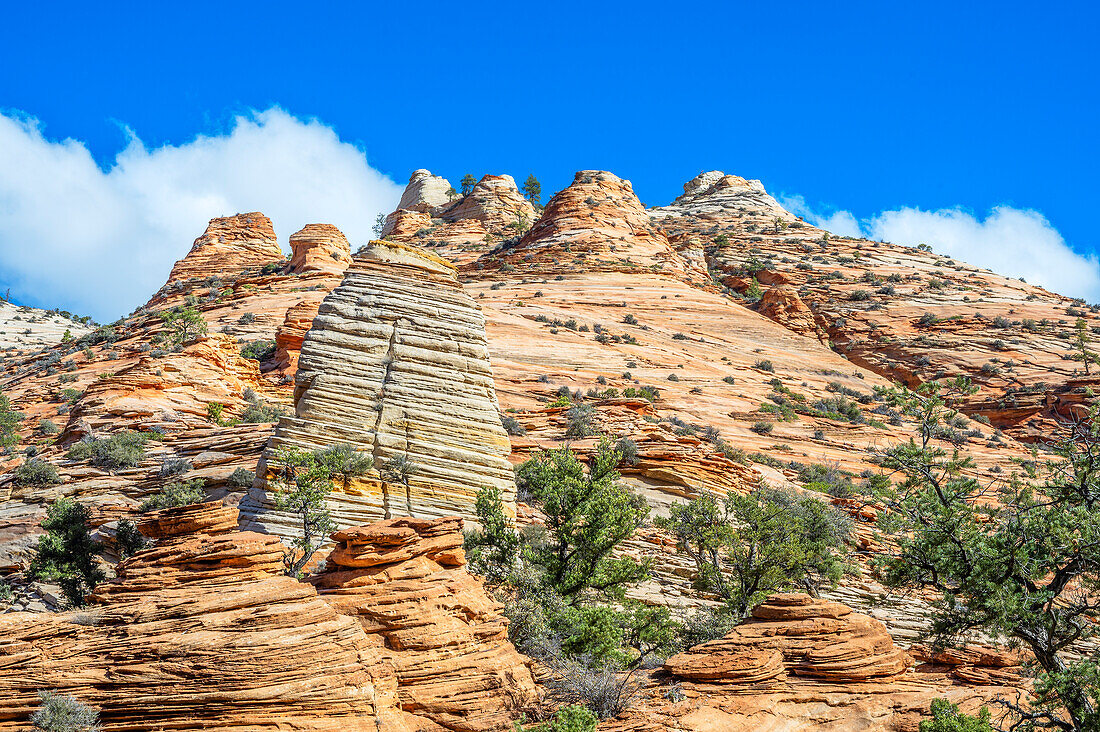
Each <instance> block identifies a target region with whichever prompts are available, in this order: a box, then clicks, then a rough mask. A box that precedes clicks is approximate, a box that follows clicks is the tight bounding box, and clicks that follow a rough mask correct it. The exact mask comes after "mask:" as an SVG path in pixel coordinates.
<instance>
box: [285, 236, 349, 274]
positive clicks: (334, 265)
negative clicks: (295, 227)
mask: <svg viewBox="0 0 1100 732" xmlns="http://www.w3.org/2000/svg"><path fill="white" fill-rule="evenodd" d="M290 250H291V255H290V271H291V272H331V273H333V274H343V272H344V270H345V269H347V268H348V265H349V264H351V245H350V244H348V240H347V239H346V238H345V237H344V234H343V233H342V232H341V231H340V230H339V229H337V228H336V227H335V226H333V225H331V224H306V225H305V226H304V227H303V228H302V229H301V231H298V232H295V233H294V234H291V235H290Z"/></svg>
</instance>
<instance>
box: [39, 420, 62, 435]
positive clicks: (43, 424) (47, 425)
mask: <svg viewBox="0 0 1100 732" xmlns="http://www.w3.org/2000/svg"><path fill="white" fill-rule="evenodd" d="M38 429H39V431H40V432H42V434H44V435H56V434H57V433H58V432H60V431H61V428H60V427H58V426H57V425H56V424H54V423H53V422H51V421H50V420H48V419H45V418H42V419H40V420H38Z"/></svg>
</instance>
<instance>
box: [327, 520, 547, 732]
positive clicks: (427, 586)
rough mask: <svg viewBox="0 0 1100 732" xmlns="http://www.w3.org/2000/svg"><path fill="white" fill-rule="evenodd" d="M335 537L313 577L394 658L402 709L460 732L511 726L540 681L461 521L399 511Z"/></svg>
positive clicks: (381, 651) (390, 660)
mask: <svg viewBox="0 0 1100 732" xmlns="http://www.w3.org/2000/svg"><path fill="white" fill-rule="evenodd" d="M333 538H334V539H335V540H336V542H337V545H336V548H335V549H334V550H333V551H332V553H331V554H330V555H329V557H328V563H327V570H326V571H325V572H324V573H323V574H321V575H319V576H317V577H316V578H314V579H313V584H314V585H315V586H316V587H317V588H318V590H319V591H320V593H321V597H322V598H323V599H324V600H325V601H326V602H328V603H329V604H330V605H332V607H334V608H335V609H336V611H337V612H339V613H340V614H341V615H345V616H348V617H351V618H355V619H356V620H357V621H358V622H359V623H360V624H361V625H362V627H363V629H364V631H366V633H367V636H368V637H369V638H370V639H371V640H372V643H373V645H374V646H375V648H376V651H377V652H378V653H379V654H380V655H382V656H383V657H385V658H386V660H387V661H388V663H389V664H391V665H392V666H393V668H394V670H395V672H396V674H397V679H398V699H399V701H400V705H401V708H402V709H404V710H405V711H406V712H408V713H410V714H413V715H417V716H418V717H423V718H425V719H427V720H430V722H431V723H433V724H435V725H439V726H440V727H442V728H445V729H449V730H455V731H456V732H480V731H483V730H498V729H500V730H502V729H510V728H511V722H512V720H513V719H514V717H515V715H516V710H517V709H521V708H522V707H524V706H525V705H527V704H528V703H530V702H532V701H533V700H534V699H535V696H536V692H535V685H534V681H533V680H532V677H531V671H530V669H529V668H528V661H527V660H526V659H525V658H523V657H522V656H520V655H519V654H518V653H517V652H516V650H515V648H514V647H513V646H512V644H511V643H510V642H509V641H508V634H507V620H505V619H504V617H503V616H502V615H501V610H502V608H501V606H500V605H499V604H498V603H497V602H495V601H494V600H492V599H490V597H489V596H488V595H487V594H486V592H485V590H484V589H483V588H482V586H481V584H480V582H479V581H478V580H476V579H475V578H474V577H472V576H471V575H470V574H469V573H468V572H467V571H466V570H465V566H464V565H465V557H464V555H463V551H462V521H461V519H458V518H440V519H434V520H427V519H408V518H401V519H391V520H388V521H383V522H380V523H377V524H373V525H371V526H365V527H357V528H351V529H347V530H344V531H340V532H337V533H336V534H335V535H334V536H333Z"/></svg>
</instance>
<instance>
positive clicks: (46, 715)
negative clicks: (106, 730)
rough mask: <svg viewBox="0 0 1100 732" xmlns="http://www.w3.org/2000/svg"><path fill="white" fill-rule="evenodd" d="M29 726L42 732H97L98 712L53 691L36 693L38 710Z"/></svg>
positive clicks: (98, 728)
mask: <svg viewBox="0 0 1100 732" xmlns="http://www.w3.org/2000/svg"><path fill="white" fill-rule="evenodd" d="M31 724H32V725H33V726H34V729H36V730H42V732H99V730H101V729H102V727H100V725H99V712H97V711H96V710H95V709H93V708H92V707H90V706H88V705H87V704H81V703H80V702H79V701H77V700H76V698H75V697H72V696H69V695H68V694H59V693H57V692H54V691H40V692H38V709H36V710H35V711H34V714H32V715H31Z"/></svg>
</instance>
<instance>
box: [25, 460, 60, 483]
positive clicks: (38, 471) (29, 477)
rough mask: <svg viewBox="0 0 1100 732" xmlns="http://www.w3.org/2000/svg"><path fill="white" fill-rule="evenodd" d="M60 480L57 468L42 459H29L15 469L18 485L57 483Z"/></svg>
mask: <svg viewBox="0 0 1100 732" xmlns="http://www.w3.org/2000/svg"><path fill="white" fill-rule="evenodd" d="M60 482H61V478H60V477H58V475H57V468H55V467H54V466H53V465H52V464H50V463H47V462H45V461H42V460H38V459H32V460H27V461H26V462H24V463H23V464H22V465H20V466H19V467H18V468H16V469H15V484H16V485H55V484H57V483H60Z"/></svg>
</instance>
